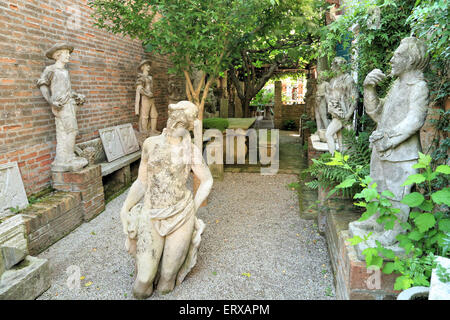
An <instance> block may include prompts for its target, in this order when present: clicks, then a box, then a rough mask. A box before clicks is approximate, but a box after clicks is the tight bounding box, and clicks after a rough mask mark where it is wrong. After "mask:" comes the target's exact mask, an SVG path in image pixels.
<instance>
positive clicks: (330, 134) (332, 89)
mask: <svg viewBox="0 0 450 320" xmlns="http://www.w3.org/2000/svg"><path fill="white" fill-rule="evenodd" d="M346 63H347V62H346V60H345V59H344V58H342V57H336V58H334V60H333V63H332V65H331V69H332V70H333V71H334V72H335V73H336V76H335V77H334V78H332V79H331V80H330V83H329V85H328V86H327V90H326V95H325V96H326V102H327V105H328V112H329V113H330V114H331V116H332V118H333V120H331V123H330V124H329V125H328V128H327V132H326V138H327V144H328V150H329V151H330V153H331V154H334V152H335V150H336V142H335V140H334V135H335V134H337V137H338V141H339V148H340V149H341V151H342V148H343V143H342V132H341V130H342V128H343V127H344V126H345V125H346V124H348V121H349V120H350V118H351V117H352V115H353V113H354V112H355V109H356V105H357V102H358V101H357V100H358V88H357V87H356V84H355V82H354V81H353V78H352V76H351V75H350V74H349V73H344V72H343V70H342V67H343V66H344V65H345V64H346Z"/></svg>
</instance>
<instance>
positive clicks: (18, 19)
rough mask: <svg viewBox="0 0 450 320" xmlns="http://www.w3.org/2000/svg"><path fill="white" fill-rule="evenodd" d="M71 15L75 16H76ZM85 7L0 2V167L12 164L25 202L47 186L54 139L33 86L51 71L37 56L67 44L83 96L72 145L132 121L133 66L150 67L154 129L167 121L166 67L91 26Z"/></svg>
mask: <svg viewBox="0 0 450 320" xmlns="http://www.w3.org/2000/svg"><path fill="white" fill-rule="evenodd" d="M78 13H79V14H78ZM91 13H92V10H91V9H90V8H89V7H88V6H87V1H86V0H71V1H60V0H20V1H18V0H0V70H1V72H0V164H2V163H7V162H12V161H17V162H18V164H19V168H20V171H21V174H22V178H23V180H24V184H25V189H26V192H27V194H28V195H30V194H33V193H36V192H38V191H40V190H42V189H44V188H45V187H47V186H50V164H51V163H52V161H53V159H54V156H55V147H56V132H55V123H54V116H53V114H52V113H51V109H50V106H49V105H48V104H47V102H46V101H45V100H44V98H43V97H42V95H41V93H40V91H39V89H38V88H37V87H36V80H37V79H38V78H39V76H40V74H41V72H42V71H43V70H44V68H45V67H46V66H47V65H50V64H52V63H53V61H52V60H49V59H47V58H46V57H45V54H44V53H45V51H46V50H47V49H48V48H50V47H51V46H52V45H53V44H55V43H57V42H61V41H68V42H70V43H72V44H73V45H74V46H75V51H74V52H73V54H72V58H71V62H70V64H69V65H68V69H69V71H70V75H71V79H72V88H73V89H74V90H75V91H76V92H78V93H81V94H84V95H85V96H86V100H87V101H86V104H85V105H83V106H81V107H80V109H79V111H78V114H77V117H78V125H79V131H80V132H79V135H78V137H77V143H79V142H84V141H87V140H90V139H93V138H96V137H98V130H99V129H101V128H105V127H109V126H114V125H119V124H124V123H130V122H132V123H133V125H134V126H135V127H136V128H137V116H135V115H134V97H135V92H134V86H135V81H136V75H137V70H136V68H137V65H138V63H139V62H140V61H141V60H142V59H144V58H150V59H152V61H153V62H154V64H153V71H152V73H153V77H154V80H155V81H154V86H155V87H154V91H155V96H156V106H157V109H158V113H159V114H160V116H159V120H158V129H162V128H163V127H164V126H165V123H166V121H167V104H168V97H167V80H168V79H167V65H168V62H167V60H166V59H165V58H163V57H149V56H147V55H146V54H144V52H143V49H142V46H141V43H140V41H138V40H131V39H129V38H124V37H121V36H116V35H112V34H110V33H108V32H106V31H103V30H99V29H97V28H95V27H94V26H93V23H94V20H93V19H92V18H91Z"/></svg>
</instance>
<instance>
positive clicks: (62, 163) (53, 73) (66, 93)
mask: <svg viewBox="0 0 450 320" xmlns="http://www.w3.org/2000/svg"><path fill="white" fill-rule="evenodd" d="M73 49H74V47H73V46H72V45H70V44H67V43H57V44H56V45H54V46H53V47H51V48H50V49H49V50H48V51H47V52H46V53H45V55H46V56H47V58H49V59H52V60H56V63H55V64H53V65H51V66H48V67H46V68H45V69H44V72H42V74H41V77H40V78H39V80H38V81H37V85H38V87H39V88H40V90H41V92H42V95H43V96H44V98H45V100H47V102H48V103H49V104H50V106H51V107H52V112H53V114H54V115H55V123H56V157H55V160H54V161H53V163H52V171H56V172H65V171H77V170H80V169H82V168H83V167H85V166H86V165H87V164H88V161H87V160H86V159H85V158H81V157H77V156H75V152H74V150H75V138H76V135H77V134H78V124H77V116H76V112H77V106H78V105H82V104H84V102H85V97H84V96H83V95H81V94H78V93H76V92H75V91H73V90H72V86H71V82H70V75H69V71H68V70H67V69H66V68H65V67H66V64H67V63H69V59H70V54H71V53H72V52H73Z"/></svg>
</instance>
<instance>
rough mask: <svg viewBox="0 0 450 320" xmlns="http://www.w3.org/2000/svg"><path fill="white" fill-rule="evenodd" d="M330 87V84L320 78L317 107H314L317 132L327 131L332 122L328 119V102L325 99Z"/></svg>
mask: <svg viewBox="0 0 450 320" xmlns="http://www.w3.org/2000/svg"><path fill="white" fill-rule="evenodd" d="M328 85H329V83H328V82H327V81H325V80H324V79H323V78H319V84H318V86H317V91H316V105H315V107H314V114H315V118H316V125H317V130H322V129H325V130H326V129H327V127H328V125H329V124H330V121H329V120H328V118H327V101H326V98H325V93H326V89H327V87H328Z"/></svg>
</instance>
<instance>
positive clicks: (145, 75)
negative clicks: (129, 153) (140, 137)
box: [135, 60, 161, 135]
mask: <svg viewBox="0 0 450 320" xmlns="http://www.w3.org/2000/svg"><path fill="white" fill-rule="evenodd" d="M151 66H152V63H151V61H150V60H144V61H142V62H141V63H140V64H139V67H138V70H139V71H140V72H141V73H139V74H138V78H137V81H136V104H135V111H136V115H138V116H139V131H140V133H150V134H151V135H158V134H160V133H161V132H159V131H157V130H156V125H157V123H158V112H157V111H156V105H155V98H154V95H153V77H152V76H151V75H150V69H151ZM149 119H150V121H149ZM149 124H150V128H149ZM149 129H150V130H149Z"/></svg>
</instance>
